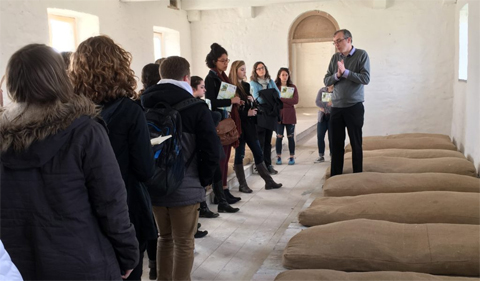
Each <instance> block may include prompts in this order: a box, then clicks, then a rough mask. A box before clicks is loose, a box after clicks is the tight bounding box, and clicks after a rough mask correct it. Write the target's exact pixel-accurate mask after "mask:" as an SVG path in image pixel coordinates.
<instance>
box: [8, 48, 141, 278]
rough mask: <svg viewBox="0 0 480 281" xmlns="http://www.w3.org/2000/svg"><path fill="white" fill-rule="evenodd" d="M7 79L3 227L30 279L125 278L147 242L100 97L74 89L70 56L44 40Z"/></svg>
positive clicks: (21, 55) (19, 59)
mask: <svg viewBox="0 0 480 281" xmlns="http://www.w3.org/2000/svg"><path fill="white" fill-rule="evenodd" d="M6 82H7V91H8V95H9V97H10V98H11V100H12V103H11V104H9V105H7V107H5V108H2V109H1V110H0V152H1V159H2V161H0V180H1V182H0V185H1V187H2V188H1V196H0V199H1V202H0V207H1V210H0V213H1V218H0V222H1V229H0V231H1V234H2V242H3V243H4V245H5V249H6V250H7V251H8V253H9V254H10V256H11V258H12V261H13V262H14V264H15V265H16V266H17V267H18V269H19V271H20V273H21V274H22V277H23V279H24V280H119V279H120V276H121V274H122V273H121V272H124V273H125V274H124V275H123V276H122V277H124V278H126V277H127V275H128V274H129V272H131V270H132V269H133V268H134V267H135V265H136V264H137V261H138V243H137V240H136V238H135V229H134V228H133V226H132V224H131V223H130V219H129V215H128V210H127V208H128V207H127V204H126V200H127V192H126V190H125V188H124V183H123V180H122V179H121V173H120V169H119V167H118V164H117V161H116V159H115V154H114V153H113V150H112V147H111V145H110V141H109V140H108V136H107V133H106V130H105V128H104V126H103V124H101V123H100V122H98V121H99V120H98V119H97V116H98V109H97V108H96V106H95V104H94V103H93V102H92V101H90V100H89V99H88V98H86V97H85V96H78V95H75V94H74V93H73V89H72V84H71V82H70V80H69V78H68V76H67V72H66V71H65V64H64V62H63V59H62V57H61V56H60V55H59V54H58V53H57V52H55V51H54V50H53V49H52V48H51V47H48V46H46V45H43V44H30V45H27V46H25V47H23V48H21V49H20V50H18V51H17V52H15V53H14V54H13V55H12V57H11V58H10V60H9V61H8V64H7V75H6ZM2 270H3V264H2Z"/></svg>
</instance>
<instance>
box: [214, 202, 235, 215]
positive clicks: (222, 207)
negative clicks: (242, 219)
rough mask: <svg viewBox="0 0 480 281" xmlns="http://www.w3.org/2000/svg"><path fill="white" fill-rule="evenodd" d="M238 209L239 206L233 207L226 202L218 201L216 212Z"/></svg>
mask: <svg viewBox="0 0 480 281" xmlns="http://www.w3.org/2000/svg"><path fill="white" fill-rule="evenodd" d="M238 211H240V209H239V208H233V207H232V206H230V204H228V203H227V202H223V203H218V212H219V213H236V212H238Z"/></svg>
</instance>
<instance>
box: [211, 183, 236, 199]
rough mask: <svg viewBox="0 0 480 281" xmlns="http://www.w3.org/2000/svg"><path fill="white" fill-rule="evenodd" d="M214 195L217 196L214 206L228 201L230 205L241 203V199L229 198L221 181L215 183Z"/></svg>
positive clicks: (213, 186) (213, 187) (213, 185)
mask: <svg viewBox="0 0 480 281" xmlns="http://www.w3.org/2000/svg"><path fill="white" fill-rule="evenodd" d="M212 190H213V194H215V198H214V199H213V203H214V204H218V203H220V202H223V201H226V202H227V203H228V204H235V203H237V202H238V201H240V199H241V198H237V197H234V198H231V197H228V196H227V193H226V192H225V190H224V189H223V185H222V181H221V180H219V181H217V182H213V184H212Z"/></svg>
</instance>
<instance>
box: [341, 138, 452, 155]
mask: <svg viewBox="0 0 480 281" xmlns="http://www.w3.org/2000/svg"><path fill="white" fill-rule="evenodd" d="M362 147H363V150H378V149H390V148H402V149H446V150H455V151H456V150H457V147H456V146H455V145H454V144H453V143H452V142H451V141H450V140H446V139H442V138H432V137H424V138H396V139H395V138H394V139H387V138H378V137H365V138H363V140H362ZM350 151H352V147H351V145H350V144H348V145H347V146H346V147H345V152H350Z"/></svg>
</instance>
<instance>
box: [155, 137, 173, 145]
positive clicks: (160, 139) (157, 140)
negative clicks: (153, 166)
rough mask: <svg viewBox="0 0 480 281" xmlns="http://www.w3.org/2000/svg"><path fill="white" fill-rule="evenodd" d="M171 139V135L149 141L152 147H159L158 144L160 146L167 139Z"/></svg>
mask: <svg viewBox="0 0 480 281" xmlns="http://www.w3.org/2000/svg"><path fill="white" fill-rule="evenodd" d="M171 137H172V135H168V136H159V137H158V138H154V139H151V140H150V143H151V144H152V146H154V145H159V144H161V143H162V142H164V141H166V140H168V139H169V138H171Z"/></svg>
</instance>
